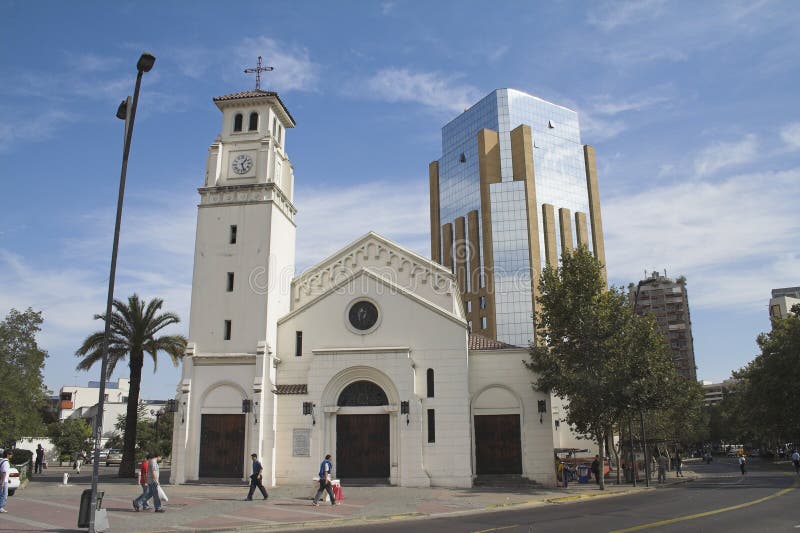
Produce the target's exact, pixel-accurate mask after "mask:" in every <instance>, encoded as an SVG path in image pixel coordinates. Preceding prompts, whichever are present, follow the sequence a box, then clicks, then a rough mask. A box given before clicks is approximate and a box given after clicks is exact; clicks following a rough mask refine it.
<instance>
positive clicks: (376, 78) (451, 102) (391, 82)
mask: <svg viewBox="0 0 800 533" xmlns="http://www.w3.org/2000/svg"><path fill="white" fill-rule="evenodd" d="M364 89H365V90H366V92H365V93H364V96H367V97H370V98H376V99H380V100H385V101H387V102H413V103H418V104H422V105H424V106H426V107H430V108H433V109H436V110H443V109H449V110H452V111H457V112H461V111H463V110H464V109H466V108H468V107H470V106H471V105H472V104H474V103H475V102H476V101H477V100H478V98H479V97H480V93H479V91H478V90H477V89H476V88H475V87H473V86H471V85H466V84H458V83H456V81H455V80H454V79H453V78H452V77H446V76H443V75H442V74H440V73H438V72H411V71H409V70H407V69H397V68H387V69H383V70H381V71H379V72H377V73H376V74H375V75H373V76H372V77H370V78H368V79H367V80H366V81H365V82H364Z"/></svg>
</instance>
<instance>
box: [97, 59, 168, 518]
mask: <svg viewBox="0 0 800 533" xmlns="http://www.w3.org/2000/svg"><path fill="white" fill-rule="evenodd" d="M155 62H156V58H155V56H154V55H152V54H148V53H147V52H145V53H143V54H142V55H141V57H139V61H138V62H137V63H136V71H137V74H136V87H135V89H134V91H133V101H131V97H130V96H129V97H128V98H126V99H125V100H123V101H122V103H121V104H120V105H119V108H117V118H119V119H121V120H124V121H125V141H124V144H123V149H122V171H121V172H120V177H119V194H118V196H117V218H116V222H115V225H114V244H113V246H112V247H111V269H110V272H109V275H108V298H107V299H106V314H105V315H104V316H105V319H104V320H105V332H104V335H103V355H102V362H101V364H100V391H99V393H98V402H97V403H98V405H97V424H96V425H95V431H94V460H93V461H92V499H91V509H90V511H91V514H90V518H89V533H95V515H96V512H97V478H98V476H99V474H100V439H101V438H102V435H103V409H104V408H105V393H106V372H107V370H108V339H109V337H110V336H111V320H110V318H111V309H112V306H113V303H114V279H115V277H116V272H117V250H118V249H119V230H120V225H121V223H122V202H123V199H124V197H125V176H126V174H127V172H128V154H130V151H131V136H132V135H133V121H134V119H135V118H136V105H137V103H138V102H139V88H140V87H141V84H142V74H144V73H145V72H150V70H151V69H152V68H153V64H155Z"/></svg>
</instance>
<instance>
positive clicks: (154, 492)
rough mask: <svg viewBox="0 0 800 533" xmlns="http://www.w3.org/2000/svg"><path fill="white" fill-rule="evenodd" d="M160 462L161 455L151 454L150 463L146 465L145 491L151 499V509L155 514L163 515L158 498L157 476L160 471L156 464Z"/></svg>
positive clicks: (159, 498)
mask: <svg viewBox="0 0 800 533" xmlns="http://www.w3.org/2000/svg"><path fill="white" fill-rule="evenodd" d="M160 462H161V454H160V453H158V452H155V453H153V456H152V457H151V458H150V461H149V462H148V463H147V489H148V490H149V491H150V496H152V497H153V507H155V512H156V513H163V512H164V508H163V507H162V506H161V497H160V496H159V492H158V491H159V489H160V488H161V487H160V486H159V484H158V474H159V472H160V471H161V468H160V467H159V465H158V463H160Z"/></svg>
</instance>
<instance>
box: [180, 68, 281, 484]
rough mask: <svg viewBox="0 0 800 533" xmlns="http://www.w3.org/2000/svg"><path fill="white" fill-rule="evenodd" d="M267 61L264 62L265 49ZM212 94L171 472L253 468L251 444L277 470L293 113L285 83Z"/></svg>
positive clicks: (188, 474) (185, 475)
mask: <svg viewBox="0 0 800 533" xmlns="http://www.w3.org/2000/svg"><path fill="white" fill-rule="evenodd" d="M259 59H260V58H259ZM259 69H261V70H267V69H263V68H261V66H260V61H259ZM257 73H258V74H260V71H259V72H257ZM214 104H215V105H216V106H217V108H218V109H219V110H220V111H221V112H222V127H221V131H220V133H219V135H217V137H216V139H215V140H214V142H213V143H212V144H211V146H210V147H209V150H208V159H207V163H206V172H205V180H204V183H203V186H202V187H201V188H200V189H198V192H199V193H200V203H199V205H198V212H197V232H196V236H195V255H194V273H193V277H192V302H191V310H190V316H189V339H188V345H187V350H186V354H185V357H184V359H183V372H182V378H181V383H180V384H179V386H178V397H177V399H178V402H179V403H178V405H179V412H178V413H176V418H175V430H174V435H173V439H174V443H173V455H172V456H173V458H175V459H174V461H175V460H176V461H177V464H175V462H173V469H172V482H174V483H183V482H184V481H187V480H195V479H199V478H201V477H214V476H224V477H238V476H239V475H241V476H242V478H243V479H245V478H246V473H247V470H246V469H247V464H248V461H249V455H250V453H251V452H255V453H258V455H259V457H261V458H262V462H263V464H264V470H265V472H266V473H267V474H268V475H269V476H274V472H275V469H274V468H273V466H274V450H275V445H274V443H275V414H276V411H275V409H276V407H275V396H274V395H273V394H272V391H273V390H274V389H275V368H276V366H277V364H278V363H279V360H278V359H277V358H276V356H275V354H274V347H275V343H276V334H277V321H278V319H279V318H281V317H282V316H283V315H285V314H287V313H288V312H289V303H290V301H289V298H290V291H289V288H290V284H291V280H292V278H293V277H294V261H295V223H294V216H295V213H296V209H295V207H294V204H293V203H292V195H293V189H294V173H293V169H292V165H291V163H290V161H289V157H288V156H287V154H286V132H287V131H288V130H289V129H290V128H293V127H294V126H295V121H294V119H293V118H292V116H291V114H289V111H288V109H287V108H286V106H285V105H284V104H283V102H282V101H281V99H280V97H279V96H278V93H276V92H272V91H264V90H261V89H260V87H259V86H257V87H256V89H255V90H251V91H244V92H239V93H233V94H227V95H224V96H218V97H216V98H214ZM211 457H217V458H218V459H213V460H211V461H209V458H211ZM269 481H270V480H269V479H266V480H265V482H267V483H268V482H269ZM272 481H273V483H274V478H273V480H272Z"/></svg>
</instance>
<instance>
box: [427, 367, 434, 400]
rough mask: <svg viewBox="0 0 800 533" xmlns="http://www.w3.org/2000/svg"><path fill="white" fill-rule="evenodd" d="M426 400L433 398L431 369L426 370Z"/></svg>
mask: <svg viewBox="0 0 800 533" xmlns="http://www.w3.org/2000/svg"><path fill="white" fill-rule="evenodd" d="M428 398H433V369H432V368H429V369H428Z"/></svg>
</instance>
